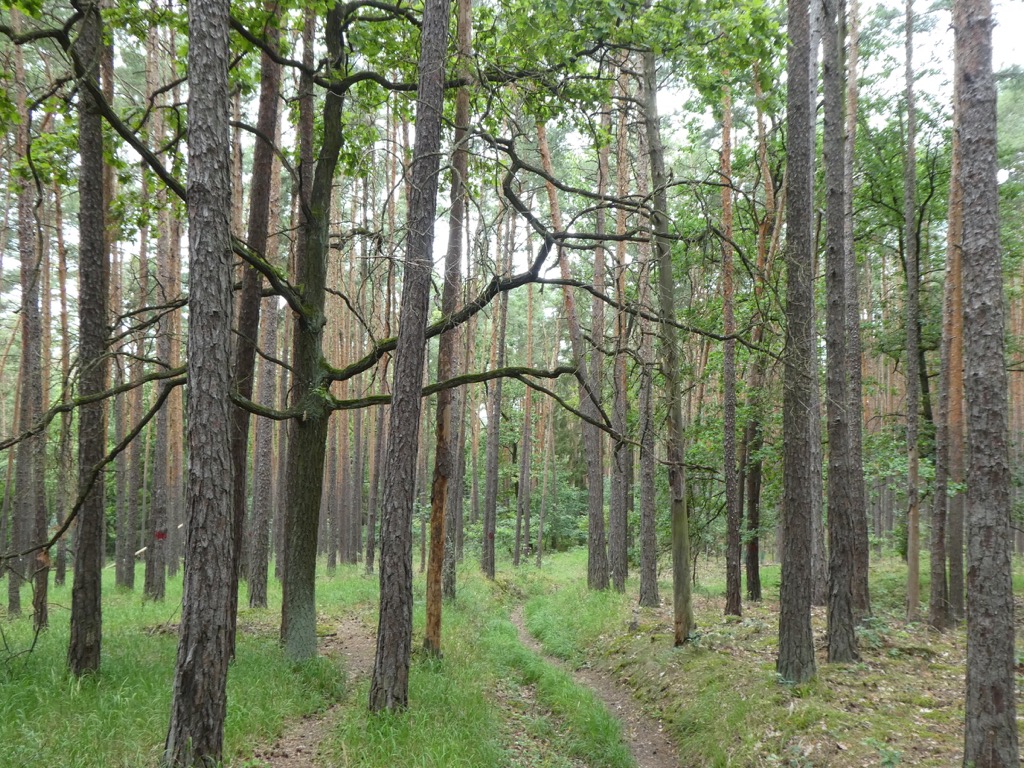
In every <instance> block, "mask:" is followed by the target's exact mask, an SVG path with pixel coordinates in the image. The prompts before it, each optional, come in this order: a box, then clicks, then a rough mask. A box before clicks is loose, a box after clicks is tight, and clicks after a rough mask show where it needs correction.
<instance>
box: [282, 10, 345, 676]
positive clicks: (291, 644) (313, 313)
mask: <svg viewBox="0 0 1024 768" xmlns="http://www.w3.org/2000/svg"><path fill="white" fill-rule="evenodd" d="M342 10H343V9H341V8H340V7H338V6H336V7H335V8H334V9H332V10H331V11H330V12H328V14H327V26H326V30H325V36H326V40H327V45H328V51H329V53H330V55H331V60H332V61H335V60H337V59H338V58H340V57H341V55H342V54H341V44H342V42H341V22H342V19H341V13H342ZM306 25H307V30H304V32H303V39H304V43H305V41H306V40H307V39H308V40H309V42H310V43H312V33H311V30H310V29H308V27H312V25H313V20H312V18H307V19H306ZM311 101H312V98H311V97H309V98H308V100H307V99H303V104H302V108H303V110H304V111H305V115H303V117H302V118H300V122H301V121H303V120H305V121H308V122H306V123H305V125H302V126H301V127H300V140H301V141H302V143H303V144H304V145H305V146H306V147H308V149H306V150H305V151H306V154H307V156H311V154H312V117H313V115H312V104H311ZM341 110H342V99H341V96H339V95H338V94H336V93H328V94H327V96H326V98H325V101H324V114H323V125H324V126H325V131H324V134H323V143H322V145H321V147H320V154H319V156H318V158H317V161H316V167H315V170H314V171H313V180H312V186H311V188H309V189H308V190H307V189H305V188H304V189H303V201H302V211H303V216H302V237H303V242H302V244H301V246H300V247H301V251H300V253H301V262H300V264H299V270H298V281H299V283H300V284H302V285H303V286H304V289H305V290H304V294H303V298H304V310H305V311H304V312H303V315H302V316H297V317H296V318H295V321H294V323H293V325H292V328H293V333H294V340H293V344H294V347H293V353H292V382H291V391H292V398H293V399H292V405H293V407H297V408H300V409H301V411H302V413H303V418H301V419H292V420H291V421H290V422H289V425H288V469H287V483H288V489H287V494H288V503H287V507H286V518H285V556H284V560H285V562H284V574H283V575H284V579H283V582H284V591H283V597H282V602H281V637H282V640H283V642H284V646H285V654H286V655H287V656H288V657H289V658H290V659H292V660H293V661H298V660H302V659H308V658H312V657H313V656H315V655H316V555H317V525H318V523H319V519H320V498H321V493H322V491H323V478H324V459H325V454H326V451H327V425H328V420H329V417H330V413H331V411H330V409H329V408H328V405H327V403H326V402H325V401H324V399H323V397H322V395H321V392H322V391H323V389H324V387H326V383H325V379H324V367H323V333H324V306H325V301H326V279H327V254H328V250H329V231H328V225H329V220H330V212H331V208H332V206H331V201H332V192H333V187H334V172H335V169H336V168H337V164H338V157H339V155H340V152H341V145H342V123H341ZM306 115H308V117H306Z"/></svg>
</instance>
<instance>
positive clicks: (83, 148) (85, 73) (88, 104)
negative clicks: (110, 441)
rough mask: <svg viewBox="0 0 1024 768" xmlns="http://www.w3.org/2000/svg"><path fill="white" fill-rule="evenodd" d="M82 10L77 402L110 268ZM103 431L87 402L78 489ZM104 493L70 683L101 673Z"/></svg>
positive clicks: (81, 566)
mask: <svg viewBox="0 0 1024 768" xmlns="http://www.w3.org/2000/svg"><path fill="white" fill-rule="evenodd" d="M82 11H83V13H84V16H83V19H82V24H81V27H80V30H79V36H78V41H77V43H76V50H75V55H76V57H77V62H78V67H79V68H80V72H79V76H80V77H81V79H82V85H81V88H80V91H79V114H78V152H79V157H80V166H79V172H78V197H79V212H78V238H79V241H78V255H79V256H78V296H79V309H78V317H79V326H80V330H79V333H78V357H79V361H80V365H81V373H80V375H79V389H78V391H79V394H80V395H81V396H89V395H91V394H95V393H97V392H102V391H103V390H104V389H105V388H106V385H107V357H106V351H107V350H106V343H107V294H108V291H107V284H108V265H107V263H106V248H105V246H104V226H105V221H104V218H105V216H104V214H105V211H106V201H105V200H104V199H103V121H102V118H101V116H100V111H99V107H98V105H97V101H98V88H99V77H98V67H99V55H100V44H101V40H102V37H103V35H102V28H101V25H102V22H101V20H100V13H99V8H98V7H97V6H83V7H82ZM106 427H107V425H106V403H104V402H102V401H100V402H96V403H90V404H88V405H84V406H82V407H81V408H80V409H79V419H78V484H79V488H83V487H84V486H85V485H86V484H87V483H88V482H89V480H90V475H91V474H92V470H93V468H94V467H95V466H97V465H98V464H99V463H100V462H101V461H102V460H103V457H104V455H105V454H106V433H107V429H106ZM103 486H104V483H103V475H102V474H100V476H99V477H97V479H96V482H95V483H94V484H93V486H92V490H91V491H90V492H89V494H88V496H87V497H86V499H85V502H84V503H83V504H82V507H81V509H80V510H79V513H78V531H77V535H76V537H75V543H76V550H77V551H76V554H75V576H74V579H75V580H74V585H73V586H72V590H71V642H70V644H69V646H68V666H69V668H70V669H71V672H72V674H74V675H76V676H80V675H82V674H84V673H86V672H95V671H96V670H98V669H99V667H100V644H101V632H102V630H101V622H102V619H101V603H100V591H101V576H102V569H103V556H104V544H105V541H106V525H105V522H106V519H105V515H104V498H105V494H104V488H103Z"/></svg>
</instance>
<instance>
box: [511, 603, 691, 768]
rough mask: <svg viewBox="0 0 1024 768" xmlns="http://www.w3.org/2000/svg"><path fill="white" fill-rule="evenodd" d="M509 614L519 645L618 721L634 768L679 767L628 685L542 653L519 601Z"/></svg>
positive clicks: (658, 725) (658, 728) (671, 749)
mask: <svg viewBox="0 0 1024 768" xmlns="http://www.w3.org/2000/svg"><path fill="white" fill-rule="evenodd" d="M511 618H512V623H513V624H514V625H515V627H516V630H517V631H518V633H519V641H520V642H521V643H522V644H523V645H525V646H526V647H527V648H529V649H530V650H532V651H533V652H534V653H536V654H538V655H540V656H542V657H543V658H544V659H545V660H546V661H548V662H549V663H551V664H554V665H556V666H558V667H560V668H561V669H563V670H565V671H566V672H568V673H569V674H570V675H571V676H572V678H573V679H574V680H575V681H576V682H577V683H578V684H579V685H583V686H586V687H587V688H590V689H591V690H592V691H593V692H594V693H595V694H597V697H598V698H599V699H601V701H603V702H604V704H605V706H606V707H607V708H608V710H609V712H611V713H612V714H613V715H614V716H615V717H616V718H617V719H618V720H620V721H621V722H622V726H623V737H624V739H625V741H626V743H627V744H628V745H629V751H630V753H631V754H632V755H633V759H634V760H636V764H637V766H638V768H679V758H678V757H677V756H676V747H675V745H674V744H673V743H672V740H671V739H670V738H669V737H668V735H667V734H666V733H665V732H664V730H662V727H661V723H659V722H658V721H657V720H655V719H654V718H652V717H650V716H649V715H648V714H647V713H645V712H644V711H643V709H642V708H641V707H640V705H639V704H638V703H637V701H636V699H634V698H633V694H632V692H631V691H630V690H629V688H627V687H626V686H625V685H623V684H622V683H619V682H618V681H616V680H614V679H613V678H611V677H609V676H608V675H606V674H603V673H601V672H599V671H597V670H595V669H590V668H581V669H573V668H571V666H570V665H568V664H566V663H565V662H563V661H562V660H561V659H557V658H555V657H553V656H549V655H548V654H546V653H545V652H544V649H543V648H542V647H541V645H540V643H539V642H537V640H535V639H534V638H533V636H532V635H531V634H530V633H529V632H528V631H527V629H526V621H525V620H524V617H523V606H522V605H521V604H520V605H518V606H517V607H516V609H515V610H514V611H513V612H512V617H511Z"/></svg>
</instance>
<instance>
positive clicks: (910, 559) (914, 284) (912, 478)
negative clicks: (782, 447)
mask: <svg viewBox="0 0 1024 768" xmlns="http://www.w3.org/2000/svg"><path fill="white" fill-rule="evenodd" d="M906 13H907V29H906V73H905V76H906V82H905V84H906V91H905V93H906V96H905V98H906V109H907V136H906V150H905V154H904V157H903V242H904V249H905V250H904V254H903V258H904V262H905V264H906V274H907V305H906V318H905V322H906V332H907V347H906V361H905V363H906V367H905V373H906V387H907V620H908V621H916V620H917V619H918V616H919V602H920V594H921V593H920V589H921V582H920V574H919V570H920V566H919V564H918V559H919V555H920V551H921V546H920V523H919V515H920V510H919V500H918V445H917V441H918V436H917V433H918V416H917V413H918V410H919V408H920V405H921V380H920V355H921V351H920V347H921V341H920V337H919V332H920V329H919V325H918V314H919V312H920V310H919V309H918V289H919V278H918V243H917V219H916V212H917V150H916V133H917V113H916V110H915V108H914V64H913V51H914V33H913V27H914V5H913V0H906Z"/></svg>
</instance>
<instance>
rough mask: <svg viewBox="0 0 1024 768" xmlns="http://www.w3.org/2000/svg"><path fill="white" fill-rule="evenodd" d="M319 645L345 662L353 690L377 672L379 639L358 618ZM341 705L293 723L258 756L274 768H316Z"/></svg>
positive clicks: (326, 653)
mask: <svg viewBox="0 0 1024 768" xmlns="http://www.w3.org/2000/svg"><path fill="white" fill-rule="evenodd" d="M319 646H320V653H321V654H323V655H324V656H330V657H333V658H341V659H344V660H345V672H346V674H347V676H348V685H349V688H350V689H351V688H353V687H354V686H355V685H356V684H358V682H359V681H360V680H363V679H365V678H367V677H369V676H370V674H371V673H372V672H373V658H374V655H375V654H376V651H377V640H376V637H375V636H374V633H373V630H372V629H371V628H370V627H368V626H366V625H365V624H363V623H362V622H361V621H359V620H358V619H356V618H353V617H346V618H344V619H342V621H341V622H340V623H339V624H338V625H337V626H336V627H335V631H334V632H333V633H332V634H330V635H327V636H326V637H322V638H321V639H320V642H319ZM339 706H340V704H335V705H334V706H333V707H331V708H330V709H328V710H326V711H324V712H317V713H315V714H312V715H309V716H308V717H304V718H302V719H301V720H298V721H296V722H294V723H292V724H291V725H290V726H289V727H288V729H287V730H286V731H285V733H284V734H282V736H281V737H280V738H279V739H278V740H277V741H276V742H274V744H273V746H271V747H268V748H265V749H261V750H257V752H256V754H255V755H254V757H255V758H256V759H257V760H260V761H262V762H263V763H265V764H266V765H268V766H273V768H316V765H317V763H316V755H317V752H318V751H319V749H320V742H321V741H323V739H324V737H325V736H326V735H327V733H328V731H329V730H330V727H331V725H332V723H333V722H334V717H335V710H336V709H337V708H338V707H339Z"/></svg>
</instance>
